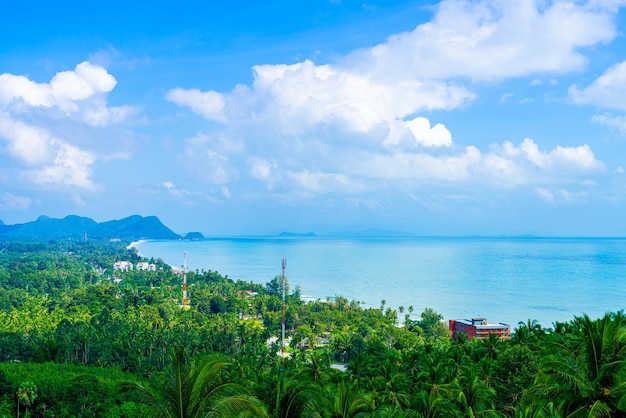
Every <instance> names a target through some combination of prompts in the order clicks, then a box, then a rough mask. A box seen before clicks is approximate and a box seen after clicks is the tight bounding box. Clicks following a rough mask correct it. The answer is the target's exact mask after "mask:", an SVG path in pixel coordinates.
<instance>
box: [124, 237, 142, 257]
mask: <svg viewBox="0 0 626 418" xmlns="http://www.w3.org/2000/svg"><path fill="white" fill-rule="evenodd" d="M142 242H146V240H145V239H140V240H139V241H133V242H131V243H130V244H129V245H128V246H127V247H126V249H127V250H130V249H132V248H137V246H138V245H139V244H141V243H142ZM137 252H139V248H137ZM139 255H141V254H139Z"/></svg>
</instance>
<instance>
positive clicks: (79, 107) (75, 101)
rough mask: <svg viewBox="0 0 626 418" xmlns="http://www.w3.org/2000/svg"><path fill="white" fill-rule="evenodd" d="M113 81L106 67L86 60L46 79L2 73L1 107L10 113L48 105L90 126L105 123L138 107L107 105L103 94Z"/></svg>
mask: <svg viewBox="0 0 626 418" xmlns="http://www.w3.org/2000/svg"><path fill="white" fill-rule="evenodd" d="M116 84H117V81H116V80H115V78H114V77H113V76H112V75H111V74H109V73H108V72H107V70H106V69H104V68H103V67H101V66H99V65H95V64H91V63H89V62H87V61H85V62H82V63H80V64H78V65H77V66H76V67H75V69H74V70H73V71H61V72H58V73H57V74H56V75H54V76H53V77H52V79H51V80H50V82H49V83H36V82H34V81H32V80H30V79H28V78H27V77H25V76H22V75H13V74H8V73H4V74H0V108H5V109H9V110H10V111H11V112H12V113H13V114H21V113H24V112H29V111H31V110H33V109H41V108H43V109H50V110H52V111H58V112H60V114H61V115H63V116H64V117H67V116H72V117H77V118H78V119H79V120H81V121H82V122H84V123H86V124H88V125H91V126H105V125H108V124H110V123H115V122H119V121H121V120H123V119H125V118H126V117H128V116H129V115H132V114H134V113H136V112H138V111H139V109H137V108H135V107H133V106H120V107H107V101H106V95H107V94H108V93H109V92H111V91H112V90H113V88H114V87H115V85H116ZM52 116H53V117H59V116H57V115H56V114H52Z"/></svg>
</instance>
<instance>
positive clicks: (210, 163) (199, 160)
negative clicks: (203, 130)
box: [181, 134, 239, 185]
mask: <svg viewBox="0 0 626 418" xmlns="http://www.w3.org/2000/svg"><path fill="white" fill-rule="evenodd" d="M232 150H233V148H232V147H231V146H230V144H227V143H224V142H221V141H220V140H219V139H216V138H214V137H210V136H207V135H204V134H198V135H196V136H194V137H192V138H189V139H188V140H187V141H186V144H185V151H184V154H183V156H182V157H181V158H182V163H183V165H184V167H185V169H186V170H187V171H188V172H189V173H191V174H192V176H193V177H194V178H195V179H198V180H200V181H203V182H207V183H212V184H222V185H223V184H227V183H230V182H232V181H234V180H236V179H237V178H238V177H239V171H238V170H237V168H236V167H235V166H234V165H233V164H231V163H230V160H229V156H228V154H229V153H230V152H232Z"/></svg>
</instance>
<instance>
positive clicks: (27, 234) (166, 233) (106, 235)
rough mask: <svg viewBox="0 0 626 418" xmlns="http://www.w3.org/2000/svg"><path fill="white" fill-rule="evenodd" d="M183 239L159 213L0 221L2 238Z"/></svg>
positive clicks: (45, 217) (0, 237)
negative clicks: (115, 217)
mask: <svg viewBox="0 0 626 418" xmlns="http://www.w3.org/2000/svg"><path fill="white" fill-rule="evenodd" d="M85 238H87V239H103V240H105V239H114V238H119V239H125V240H131V241H135V240H139V239H180V238H181V236H180V235H179V234H176V233H175V232H174V231H172V230H171V229H170V228H168V227H167V226H165V225H164V224H163V223H162V222H161V220H160V219H159V218H158V217H156V216H145V217H144V216H140V215H131V216H128V217H126V218H122V219H119V220H111V221H105V222H100V223H98V222H96V221H94V220H93V219H91V218H88V217H84V216H78V215H67V216H66V217H64V218H61V219H58V218H51V217H48V216H45V215H41V216H40V217H38V218H37V219H36V220H34V221H31V222H26V223H23V224H14V225H6V224H4V223H0V239H7V240H54V239H85Z"/></svg>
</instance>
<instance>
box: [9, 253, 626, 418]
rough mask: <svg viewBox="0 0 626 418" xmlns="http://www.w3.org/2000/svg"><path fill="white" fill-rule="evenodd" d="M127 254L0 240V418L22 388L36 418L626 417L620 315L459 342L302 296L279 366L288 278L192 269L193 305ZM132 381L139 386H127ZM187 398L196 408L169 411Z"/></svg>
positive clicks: (173, 279) (380, 311)
mask: <svg viewBox="0 0 626 418" xmlns="http://www.w3.org/2000/svg"><path fill="white" fill-rule="evenodd" d="M126 245H127V243H110V242H104V241H87V242H68V241H63V242H43V243H33V242H28V243H19V242H10V243H9V242H7V243H0V247H1V248H3V251H1V252H0V417H1V416H3V415H7V416H15V414H16V413H17V411H18V405H17V402H18V395H17V394H18V391H19V390H20V387H21V391H20V392H19V393H20V398H19V399H20V407H19V411H20V412H21V413H22V414H26V413H28V414H30V415H31V416H68V417H69V416H76V417H79V416H80V417H88V416H89V417H90V416H97V417H144V416H146V415H150V414H151V413H153V412H155V411H156V412H157V415H159V414H160V415H161V416H198V415H203V414H205V413H208V411H209V410H212V411H214V412H213V414H214V415H221V416H224V415H225V416H229V415H232V416H234V415H235V414H237V415H240V416H263V415H265V414H267V415H269V416H272V417H284V416H320V417H344V416H359V417H361V416H362V417H365V416H407V417H410V416H423V417H467V416H474V417H479V416H482V417H488V416H503V415H506V416H515V417H527V416H528V417H531V416H532V417H557V416H610V417H613V416H615V417H618V416H624V415H625V414H626V409H625V408H626V384H625V383H624V382H626V360H625V358H626V348H625V347H626V321H625V320H624V316H623V315H622V314H621V313H615V314H607V315H606V316H605V317H603V318H600V319H598V320H592V319H590V318H588V317H586V316H583V317H579V318H574V320H573V321H570V322H564V323H556V324H554V327H553V328H554V329H543V328H541V326H539V324H537V323H536V321H532V320H528V321H526V322H520V323H519V324H518V328H517V329H516V330H515V331H514V333H513V335H512V339H511V341H503V340H500V339H499V338H498V337H497V336H495V335H490V336H489V338H486V339H483V340H478V339H473V340H471V341H470V340H468V339H467V338H466V337H465V336H464V335H460V336H459V337H457V339H455V340H451V339H450V338H448V336H449V333H448V329H447V327H446V325H445V323H444V322H443V317H442V315H441V314H439V313H437V312H436V311H435V310H434V309H432V308H425V309H424V310H423V312H422V313H421V315H420V319H419V320H416V321H413V320H411V314H412V313H413V307H412V306H409V307H408V308H407V309H406V311H407V312H408V314H407V317H405V318H404V326H401V325H402V324H400V323H399V320H398V318H399V316H398V312H396V311H395V310H393V309H391V308H390V307H388V306H387V303H386V301H382V302H381V306H380V308H363V307H362V305H361V303H360V302H358V301H348V300H347V299H346V298H345V297H342V296H336V297H333V298H329V300H316V301H311V302H307V303H304V302H303V301H301V300H300V297H299V289H298V288H296V289H295V290H294V291H293V292H292V293H289V291H287V292H286V293H287V294H286V297H285V328H286V335H287V337H288V338H291V347H290V350H288V351H289V356H287V357H286V358H284V359H283V358H281V357H279V356H277V353H278V352H279V351H280V343H277V342H275V341H277V338H279V337H280V334H281V322H282V308H283V302H282V282H281V281H282V280H281V279H282V278H281V277H280V276H277V277H274V278H273V279H272V280H270V281H269V282H268V283H267V284H266V285H260V284H254V283H249V282H243V281H236V280H232V279H229V278H228V277H225V276H222V275H220V274H219V273H217V272H214V271H204V270H202V271H198V270H196V271H193V272H188V277H187V278H188V283H189V284H190V286H189V294H190V299H191V309H188V310H183V309H180V306H179V304H180V297H181V290H182V289H181V278H180V277H179V276H178V275H176V274H175V273H174V272H173V271H172V270H171V268H169V266H167V265H166V264H165V263H163V262H162V261H161V260H152V259H151V260H149V261H150V262H151V263H154V264H156V265H157V266H158V269H157V271H137V270H133V271H127V272H122V271H119V270H113V264H114V262H115V261H118V260H126V261H132V262H135V263H136V262H137V261H140V260H141V261H148V260H146V259H142V258H141V257H140V256H139V255H138V254H137V252H136V251H133V250H128V249H127V247H126ZM403 312H404V308H402V309H400V315H402V313H403ZM400 322H402V321H400ZM268 341H274V343H273V344H272V343H271V342H268ZM172 347H176V348H175V349H173V348H172ZM335 363H340V364H335ZM341 367H347V370H345V371H338V370H336V368H341ZM122 381H125V382H130V381H132V382H134V383H133V384H126V386H125V387H126V389H127V390H126V391H123V392H118V391H117V388H118V387H119V385H120V382H122ZM26 382H32V384H33V385H35V386H36V390H35V389H34V387H32V388H31V389H32V391H31V392H29V391H28V388H29V387H30V386H28V385H26ZM177 388H178V389H180V390H177ZM243 388H247V390H243ZM210 390H213V391H210ZM209 392H210V393H209ZM28 393H32V394H36V396H35V397H29V396H30V395H28ZM131 393H132V396H131ZM176 393H178V395H177V396H178V401H176V399H177V398H176V396H173V394H176ZM141 394H143V395H141ZM168 394H169V395H168ZM27 395H28V396H27ZM170 395H171V396H170ZM136 396H137V397H136ZM29 399H30V400H29ZM180 399H186V400H185V401H184V402H182V401H180ZM181 402H182V403H184V404H185V405H186V407H185V408H183V409H185V411H186V412H181V413H179V414H178V415H172V414H170V415H168V414H169V412H165V411H168V410H169V411H171V410H173V409H174V405H179V406H180V405H181ZM27 407H28V411H27V410H26V409H27ZM187 407H188V408H187ZM231 407H232V408H231ZM242 408H243V409H242ZM178 410H179V411H180V408H178ZM181 414H182V415H181Z"/></svg>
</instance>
